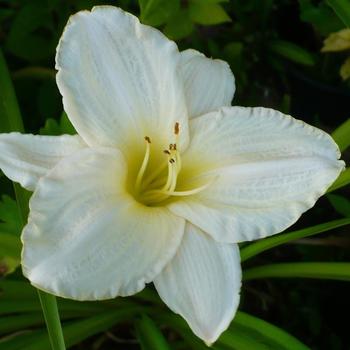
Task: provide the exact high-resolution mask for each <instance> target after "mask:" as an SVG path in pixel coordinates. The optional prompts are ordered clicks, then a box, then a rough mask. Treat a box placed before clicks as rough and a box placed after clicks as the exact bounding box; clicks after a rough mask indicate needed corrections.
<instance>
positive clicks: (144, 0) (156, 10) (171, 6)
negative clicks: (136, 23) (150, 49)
mask: <svg viewBox="0 0 350 350" xmlns="http://www.w3.org/2000/svg"><path fill="white" fill-rule="evenodd" d="M139 5H140V10H141V16H140V18H141V22H142V23H144V24H148V25H151V26H155V27H157V26H160V25H162V24H164V23H166V22H167V20H168V19H169V18H170V17H171V16H172V15H173V14H174V13H176V12H178V10H179V9H180V0H139Z"/></svg>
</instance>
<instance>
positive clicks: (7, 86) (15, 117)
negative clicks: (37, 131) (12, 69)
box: [0, 49, 24, 132]
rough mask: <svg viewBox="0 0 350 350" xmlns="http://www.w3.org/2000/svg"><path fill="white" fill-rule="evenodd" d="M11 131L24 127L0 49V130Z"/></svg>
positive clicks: (21, 130)
mask: <svg viewBox="0 0 350 350" xmlns="http://www.w3.org/2000/svg"><path fill="white" fill-rule="evenodd" d="M11 131H19V132H23V131H24V127H23V123H22V118H21V112H20V110H19V108H18V104H17V100H16V95H15V91H14V89H13V86H12V82H11V78H10V74H9V71H8V69H7V65H6V62H5V57H4V55H3V53H2V51H1V49H0V132H11Z"/></svg>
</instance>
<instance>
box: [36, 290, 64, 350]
mask: <svg viewBox="0 0 350 350" xmlns="http://www.w3.org/2000/svg"><path fill="white" fill-rule="evenodd" d="M38 294H39V299H40V304H41V308H42V309H43V313H44V318H45V322H46V326H47V331H48V333H49V339H50V343H51V347H52V350H65V349H66V347H65V345H64V338H63V333H62V328H61V322H60V316H59V313H58V308H57V302H56V298H55V297H54V296H53V295H51V294H47V293H45V292H43V291H41V290H39V289H38Z"/></svg>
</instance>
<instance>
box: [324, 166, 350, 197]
mask: <svg viewBox="0 0 350 350" xmlns="http://www.w3.org/2000/svg"><path fill="white" fill-rule="evenodd" d="M348 184H350V168H346V169H345V170H344V171H342V172H341V173H340V175H339V176H338V178H337V179H336V180H335V181H334V183H333V185H332V186H331V187H329V189H328V190H327V192H328V193H329V192H332V191H335V190H337V189H339V188H341V187H344V186H346V185H348Z"/></svg>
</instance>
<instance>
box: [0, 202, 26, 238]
mask: <svg viewBox="0 0 350 350" xmlns="http://www.w3.org/2000/svg"><path fill="white" fill-rule="evenodd" d="M0 231H1V232H6V233H9V234H12V235H15V236H19V235H20V233H21V231H22V224H21V218H20V215H19V212H18V208H17V203H16V201H15V200H14V199H12V198H11V197H9V196H7V195H3V196H2V197H1V201H0Z"/></svg>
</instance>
